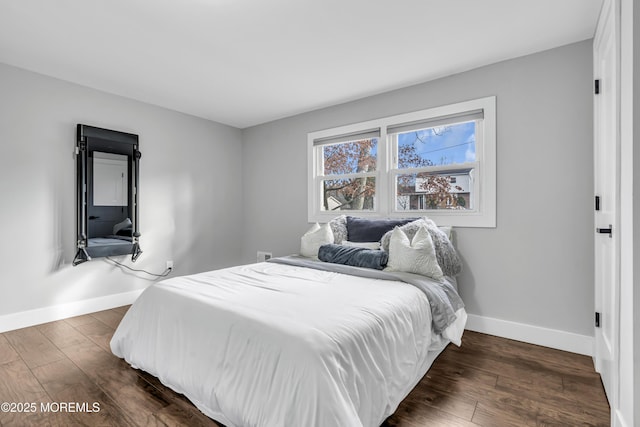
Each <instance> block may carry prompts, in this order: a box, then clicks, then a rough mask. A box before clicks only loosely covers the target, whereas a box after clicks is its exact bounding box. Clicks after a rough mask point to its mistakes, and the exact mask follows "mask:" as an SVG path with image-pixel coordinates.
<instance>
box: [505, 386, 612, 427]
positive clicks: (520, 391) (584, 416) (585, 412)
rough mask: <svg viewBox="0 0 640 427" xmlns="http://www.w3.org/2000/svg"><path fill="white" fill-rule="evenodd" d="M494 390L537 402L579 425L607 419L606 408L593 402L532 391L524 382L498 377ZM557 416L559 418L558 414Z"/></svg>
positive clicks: (536, 390) (543, 391)
mask: <svg viewBox="0 0 640 427" xmlns="http://www.w3.org/2000/svg"><path fill="white" fill-rule="evenodd" d="M496 390H499V391H503V392H505V393H508V394H511V395H516V396H521V397H523V398H526V399H529V400H534V401H537V402H538V403H539V404H540V407H541V408H548V409H549V410H551V411H552V412H554V413H556V412H558V413H567V414H571V416H572V418H573V419H574V420H575V422H576V423H579V424H581V425H583V424H584V425H588V422H589V420H592V419H603V418H604V419H606V418H608V417H609V407H608V406H606V407H604V406H600V405H598V406H596V405H593V402H591V401H586V400H585V399H584V396H581V397H580V398H578V397H577V396H575V395H573V394H567V393H565V392H564V391H561V392H555V391H553V390H539V389H532V388H531V387H529V385H528V384H527V383H526V382H522V381H520V380H518V379H515V378H510V377H499V378H498V383H497V384H496ZM557 415H558V416H560V414H557ZM549 418H552V417H549Z"/></svg>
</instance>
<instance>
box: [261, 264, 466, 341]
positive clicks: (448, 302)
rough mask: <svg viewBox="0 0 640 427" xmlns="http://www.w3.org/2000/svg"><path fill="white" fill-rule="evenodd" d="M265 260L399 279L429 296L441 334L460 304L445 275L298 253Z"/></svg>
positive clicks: (358, 274) (435, 325)
mask: <svg viewBox="0 0 640 427" xmlns="http://www.w3.org/2000/svg"><path fill="white" fill-rule="evenodd" d="M268 262H275V263H279V264H287V265H294V266H298V267H307V268H315V269H316V270H323V271H333V272H336V273H342V274H351V275H352V276H360V277H369V278H371V279H381V280H399V281H401V282H406V283H409V284H411V285H413V286H415V287H417V288H418V289H420V290H421V291H422V292H424V294H425V295H426V296H427V298H428V299H429V305H430V307H431V317H432V320H433V324H432V328H433V331H434V332H435V333H436V334H442V332H443V331H444V330H445V329H447V327H448V326H449V325H451V324H452V323H453V322H455V320H456V318H457V317H456V312H457V311H458V310H459V309H461V308H463V307H464V303H463V302H462V299H461V298H460V296H459V295H458V292H457V291H456V289H455V288H454V287H453V285H452V284H451V283H450V282H449V281H448V280H447V278H446V276H445V278H444V279H443V280H442V281H440V282H437V281H435V280H433V279H431V278H429V277H426V276H420V275H418V274H412V273H404V272H399V271H393V272H391V271H380V270H374V269H371V268H361V267H352V266H349V265H342V264H331V263H327V262H322V261H315V260H313V259H311V258H305V257H303V256H298V255H290V256H286V257H279V258H271V259H270V260H268Z"/></svg>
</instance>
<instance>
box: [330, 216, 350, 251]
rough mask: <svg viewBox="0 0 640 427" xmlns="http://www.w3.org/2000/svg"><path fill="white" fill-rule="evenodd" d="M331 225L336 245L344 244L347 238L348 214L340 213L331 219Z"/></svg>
mask: <svg viewBox="0 0 640 427" xmlns="http://www.w3.org/2000/svg"><path fill="white" fill-rule="evenodd" d="M329 227H331V231H332V232H333V243H335V244H336V245H340V244H342V242H343V241H345V240H347V216H346V215H340V216H338V217H335V218H333V219H332V220H331V221H329Z"/></svg>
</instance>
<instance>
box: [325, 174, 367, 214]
mask: <svg viewBox="0 0 640 427" xmlns="http://www.w3.org/2000/svg"><path fill="white" fill-rule="evenodd" d="M322 194H323V198H322V210H323V211H348V210H373V209H374V202H375V195H376V179H375V178H374V177H362V178H351V179H327V180H323V181H322Z"/></svg>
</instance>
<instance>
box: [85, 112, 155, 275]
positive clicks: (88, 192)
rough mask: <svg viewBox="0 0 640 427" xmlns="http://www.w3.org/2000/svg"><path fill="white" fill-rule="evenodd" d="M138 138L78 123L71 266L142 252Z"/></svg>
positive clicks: (134, 259) (137, 254) (129, 134)
mask: <svg viewBox="0 0 640 427" xmlns="http://www.w3.org/2000/svg"><path fill="white" fill-rule="evenodd" d="M140 157H141V154H140V151H139V149H138V135H134V134H131V133H124V132H118V131H114V130H109V129H102V128H98V127H94V126H88V125H83V124H78V126H77V137H76V193H77V194H76V196H77V197H76V203H77V211H76V212H77V213H76V216H77V231H78V233H77V249H78V251H77V252H76V256H75V258H74V260H73V265H74V266H75V265H78V264H80V263H83V262H85V261H89V260H91V259H92V258H94V257H107V256H115V255H128V254H131V260H132V261H134V262H135V261H136V259H137V258H138V257H139V256H140V254H141V253H142V250H141V249H140V244H139V238H140V231H139V220H138V179H139V173H138V171H139V165H140Z"/></svg>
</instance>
